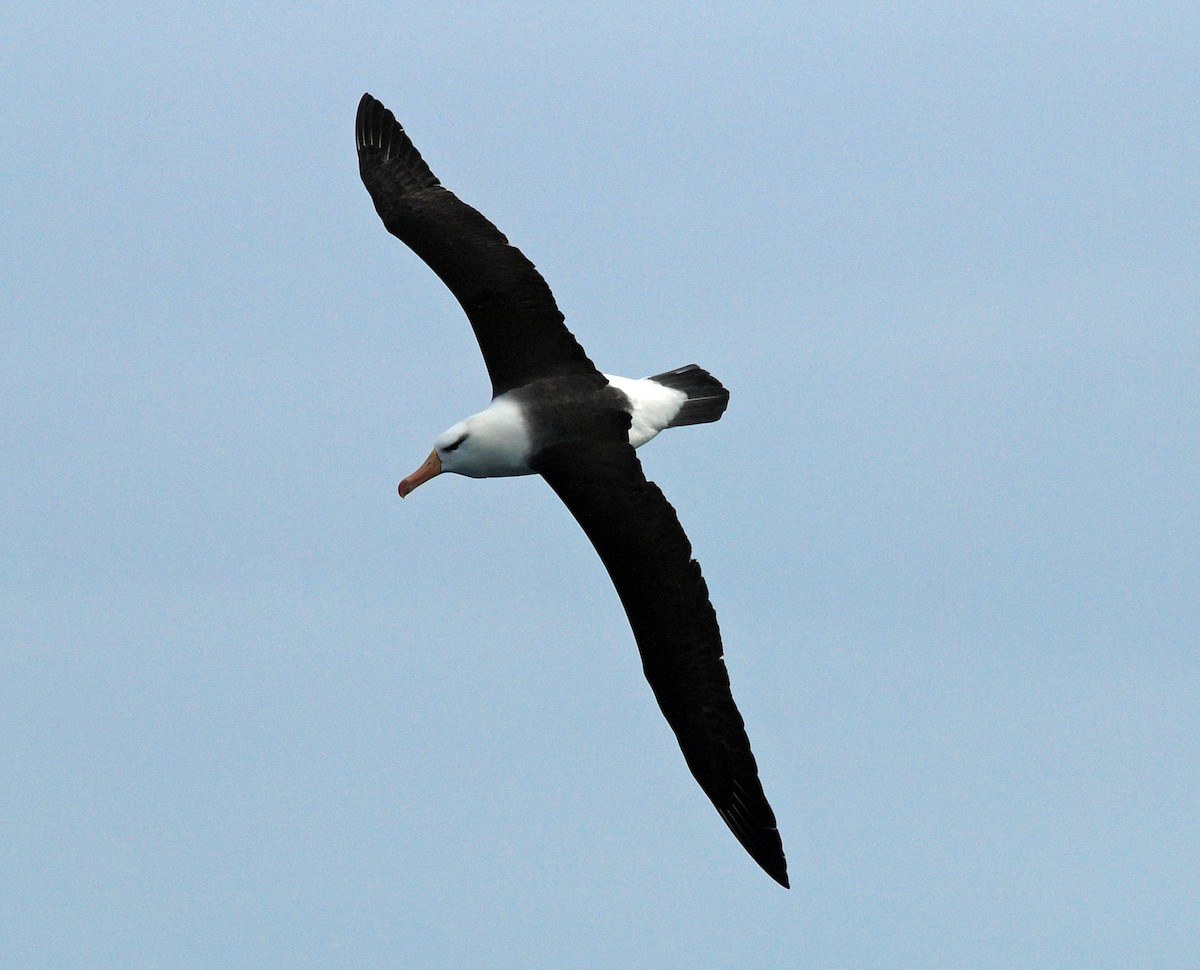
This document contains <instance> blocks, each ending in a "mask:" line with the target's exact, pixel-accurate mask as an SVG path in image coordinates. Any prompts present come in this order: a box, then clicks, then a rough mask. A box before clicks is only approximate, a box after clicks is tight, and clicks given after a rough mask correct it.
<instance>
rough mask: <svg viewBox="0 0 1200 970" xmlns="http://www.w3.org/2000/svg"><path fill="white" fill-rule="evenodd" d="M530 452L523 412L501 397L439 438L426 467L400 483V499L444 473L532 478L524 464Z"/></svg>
mask: <svg viewBox="0 0 1200 970" xmlns="http://www.w3.org/2000/svg"><path fill="white" fill-rule="evenodd" d="M528 450H529V438H528V435H527V434H526V433H525V421H524V418H523V417H522V415H521V411H520V408H518V407H517V406H516V405H515V404H514V403H513V402H511V401H508V400H506V399H505V398H504V397H498V398H496V399H495V400H494V401H492V403H491V404H490V405H488V407H486V408H485V409H484V410H482V411H480V412H479V413H478V414H472V415H471V416H470V417H469V418H465V419H464V420H462V421H459V422H458V424H456V425H454V426H453V427H450V428H447V429H446V430H445V431H443V432H442V433H441V434H440V435H438V437H437V440H436V441H435V442H434V443H433V451H431V452H430V453H429V457H428V458H426V459H425V462H424V464H422V465H421V467H420V468H418V469H417V470H416V471H415V472H413V473H412V474H411V475H409V476H408V477H407V478H405V479H404V480H403V481H402V482H401V483H400V489H399V491H400V497H401V498H404V497H405V496H406V495H408V493H409V492H411V491H412V490H413V489H414V488H416V487H417V486H418V485H422V484H424V483H425V482H427V481H429V479H431V478H433V477H434V476H436V475H440V474H441V473H442V472H454V473H456V474H458V475H466V476H467V477H468V478H498V477H500V476H504V475H529V474H532V471H533V470H532V469H531V468H530V467H529V465H528V464H526V462H525V455H526V453H527V452H528Z"/></svg>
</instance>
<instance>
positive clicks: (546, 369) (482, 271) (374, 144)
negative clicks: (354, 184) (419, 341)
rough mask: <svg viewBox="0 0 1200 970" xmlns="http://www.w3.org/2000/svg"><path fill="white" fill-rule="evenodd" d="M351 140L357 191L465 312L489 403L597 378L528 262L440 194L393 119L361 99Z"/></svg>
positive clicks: (494, 232) (445, 194)
mask: <svg viewBox="0 0 1200 970" xmlns="http://www.w3.org/2000/svg"><path fill="white" fill-rule="evenodd" d="M355 140H356V141H357V144H358V170H359V173H360V174H361V175H362V180H363V185H365V186H366V187H367V191H368V192H369V193H371V199H372V201H373V202H374V203H375V209H376V211H377V212H378V213H379V217H380V218H381V219H382V220H383V224H384V225H385V226H386V227H387V230H388V232H390V233H391V234H392V235H394V236H396V237H397V238H398V239H400V240H401V241H402V242H403V243H404V244H405V245H406V246H408V247H409V248H410V249H411V250H412V251H413V252H414V253H416V254H417V255H418V256H420V257H421V259H422V260H424V261H425V263H426V264H427V265H428V266H429V268H430V269H432V270H433V271H434V272H435V273H437V275H438V276H439V277H441V279H442V282H443V283H445V284H446V286H448V287H449V288H450V292H451V293H453V294H454V295H455V297H457V299H458V302H459V303H461V304H462V307H463V309H464V310H466V312H467V317H468V319H469V320H470V321H471V327H472V328H473V329H474V331H475V339H476V340H478V341H479V349H480V350H481V351H483V360H484V363H485V364H486V365H487V369H488V375H489V376H490V377H491V379H492V393H493V394H503V393H504V392H505V391H509V390H512V389H513V388H514V387H520V386H521V385H522V384H527V383H529V382H530V381H532V380H536V379H537V378H540V377H557V376H563V375H568V374H588V375H597V371H596V368H595V366H594V365H593V364H592V362H591V361H590V360H588V357H587V355H586V354H585V353H584V352H583V348H582V347H580V346H579V343H578V342H577V341H576V340H575V338H574V337H573V336H572V335H571V332H570V331H569V330H568V329H567V328H566V326H564V324H563V315H562V313H561V312H559V309H558V306H557V305H556V304H555V302H554V295H553V294H552V293H551V292H550V287H548V286H547V285H546V281H545V280H544V279H542V276H541V274H540V273H539V272H538V271H537V270H536V269H535V268H534V266H533V263H531V262H530V261H529V260H528V259H526V258H525V257H524V256H523V255H522V254H521V251H520V250H519V249H517V248H516V247H515V246H511V245H509V242H508V240H507V239H506V238H505V237H504V234H503V233H502V232H500V230H499V229H497V228H496V227H495V226H493V225H492V224H491V223H490V222H488V220H487V219H485V218H484V217H483V216H482V215H480V214H479V213H478V212H476V211H475V210H474V209H472V208H471V207H470V206H469V205H467V204H466V203H464V202H461V201H460V200H459V199H458V198H457V197H456V196H455V195H454V194H453V193H452V192H450V191H449V190H447V189H445V188H443V187H442V185H441V183H440V182H439V181H438V180H437V178H436V177H435V176H434V174H433V173H432V172H431V171H430V170H429V166H428V165H426V164H425V162H424V160H423V159H422V158H421V156H420V154H419V153H418V152H417V150H416V149H415V148H414V147H413V143H412V142H411V141H409V138H408V135H406V134H405V133H404V129H403V128H401V127H400V124H399V123H398V122H397V121H396V118H395V116H393V114H392V113H391V112H390V111H388V110H387V108H385V107H384V106H383V105H382V104H380V103H379V102H378V101H376V100H375V99H374V98H373V97H371V96H370V95H369V94H364V95H363V97H362V101H360V102H359V104H358V120H357V122H356V126H355ZM597 376H598V375H597Z"/></svg>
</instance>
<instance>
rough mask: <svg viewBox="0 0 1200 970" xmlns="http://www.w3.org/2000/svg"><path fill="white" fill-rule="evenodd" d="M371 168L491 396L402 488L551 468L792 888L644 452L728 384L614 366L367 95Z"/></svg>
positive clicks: (648, 656) (671, 520)
mask: <svg viewBox="0 0 1200 970" xmlns="http://www.w3.org/2000/svg"><path fill="white" fill-rule="evenodd" d="M355 140H356V142H357V144H358V166H359V172H360V174H361V175H362V180H363V184H364V185H365V186H366V187H367V191H368V192H369V193H370V194H371V199H372V201H373V202H374V203H375V209H376V211H378V213H379V217H380V218H381V219H382V220H383V224H384V226H386V227H387V230H388V232H390V233H391V234H392V235H394V236H396V237H397V238H398V239H400V241H401V242H403V243H404V244H405V245H406V246H408V247H409V248H410V249H411V250H412V251H413V252H414V253H416V254H417V255H418V256H419V257H420V258H421V259H422V260H423V261H424V262H425V263H426V264H427V265H428V266H429V268H430V269H432V270H433V271H434V272H435V273H436V274H437V275H438V276H439V277H440V278H441V280H442V282H443V283H445V284H446V286H447V287H449V288H450V292H451V293H453V294H454V296H455V297H456V298H457V299H458V302H459V303H461V304H462V307H463V309H464V310H465V311H466V314H467V318H468V319H469V320H470V321H471V328H472V329H473V330H474V331H475V338H476V340H478V341H479V349H480V350H481V351H482V352H483V360H484V363H485V364H486V366H487V371H488V376H489V377H490V378H491V381H492V395H493V396H492V402H491V404H489V405H488V406H487V407H486V408H485V409H484V410H482V411H480V412H479V413H478V414H475V415H472V416H471V417H469V418H466V419H465V420H463V421H460V422H459V423H458V424H456V425H454V426H453V427H452V428H450V429H449V430H447V431H445V432H443V433H442V434H441V435H440V436H439V437H438V438H437V440H436V442H435V443H434V448H433V451H432V452H430V454H429V457H428V458H427V459H426V460H425V462H424V463H423V464H422V465H421V467H420V468H418V469H417V470H416V471H415V472H413V473H412V474H411V475H409V476H408V477H407V478H405V479H404V480H403V481H401V482H400V487H399V490H400V495H401V497H404V496H406V495H408V494H409V493H410V492H411V491H412V490H413V489H415V488H416V487H417V486H418V485H421V484H422V483H424V482H427V481H428V480H429V479H431V478H433V477H434V476H435V475H438V474H440V473H442V472H457V473H458V474H460V475H467V476H469V477H471V478H492V477H497V476H504V475H533V474H537V475H541V476H542V477H543V478H544V479H545V480H546V481H547V482H548V483H549V484H550V487H551V488H552V489H554V491H555V492H556V493H557V494H558V497H559V498H560V499H562V501H563V503H564V504H565V505H566V506H567V508H568V509H569V510H570V511H571V514H572V515H573V516H575V518H576V520H577V521H578V522H579V524H580V525H581V526H582V527H583V531H584V532H585V533H586V534H587V537H588V538H589V539H590V540H591V541H592V545H593V546H595V548H596V552H597V553H599V554H600V559H601V560H602V561H603V563H604V565H605V568H607V570H608V574H609V576H610V577H611V578H612V582H613V585H614V586H615V587H616V590H617V594H618V596H619V597H620V600H621V603H622V605H623V606H624V607H625V613H626V614H627V616H628V617H629V623H630V626H631V627H632V628H633V635H634V638H635V640H636V641H637V645H638V649H639V651H640V652H641V656H642V666H643V669H644V671H645V674H646V679H647V680H648V681H649V682H650V687H651V689H652V690H653V691H654V696H655V698H656V699H657V700H658V704H659V707H660V708H662V712H663V714H664V715H665V717H666V719H667V723H668V724H670V725H671V728H672V730H674V732H675V736H676V738H678V740H679V747H680V748H681V749H682V750H683V757H684V759H685V760H686V761H687V765H688V767H689V768H690V769H691V771H692V774H693V775H695V777H696V781H698V782H699V783H700V787H701V788H702V789H703V790H704V793H705V794H706V795H707V796H708V797H709V798H710V799H711V800H712V803H713V805H715V806H716V809H717V811H718V812H719V813H720V815H721V818H723V819H724V820H725V824H726V825H728V826H729V828H730V830H731V831H732V832H733V834H734V835H735V836H736V837H737V839H738V841H739V842H741V844H742V845H743V846H744V847H745V849H746V851H747V852H749V853H750V855H751V857H752V858H753V859H754V861H755V862H757V863H758V864H759V865H760V866H762V868H763V869H764V870H765V871H766V872H767V874H768V875H769V876H771V878H772V879H774V880H775V881H776V882H778V883H780V884H781V885H783V886H787V885H788V878H787V862H786V860H785V859H784V856H783V843H782V842H781V841H780V838H779V831H778V830H777V828H776V825H775V813H774V812H772V811H771V806H770V805H769V804H768V803H767V798H766V795H765V794H763V789H762V784H761V783H760V782H759V780H758V766H757V765H756V764H755V762H754V755H753V754H751V752H750V740H749V738H747V737H746V729H745V726H744V724H743V723H742V718H741V715H740V714H739V713H738V709H737V707H736V705H735V704H734V702H733V694H732V693H731V692H730V689H729V673H728V671H727V670H726V668H725V661H724V660H723V659H722V648H721V632H720V630H719V629H718V627H717V616H716V613H715V612H714V611H713V607H712V604H711V603H710V602H709V598H708V587H707V585H706V584H705V582H704V578H703V577H702V576H701V575H700V566H699V564H698V563H697V562H696V561H695V560H694V559H693V558H692V547H691V544H690V543H689V542H688V538H687V536H686V535H685V534H684V531H683V528H682V527H681V526H680V524H679V520H678V518H676V515H675V510H674V509H673V508H672V507H671V505H670V504H669V503H668V502H667V500H666V499H665V498H664V497H663V494H662V492H661V491H659V489H658V486H656V485H655V484H654V483H653V482H650V481H647V480H646V476H645V475H644V474H643V472H642V466H641V463H640V462H639V461H638V459H637V456H636V455H635V454H634V449H635V448H639V447H641V446H642V445H644V444H645V443H646V442H647V441H649V440H650V439H651V438H653V437H654V436H655V435H657V434H658V433H659V432H660V431H662V430H663V429H664V428H673V427H677V426H679V425H687V424H701V423H705V422H709V421H716V420H717V419H718V418H719V417H720V416H721V414H722V413H723V412H724V410H725V405H726V403H727V402H728V400H729V392H728V391H726V390H725V388H724V387H722V386H721V384H720V383H719V382H718V381H717V380H716V379H715V378H713V377H712V376H711V375H710V374H708V373H707V372H706V371H703V370H701V369H700V368H699V367H697V366H695V365H690V366H688V367H682V368H679V369H678V370H674V371H668V372H667V373H664V374H658V375H656V376H654V377H650V378H645V379H642V380H631V379H629V378H623V377H611V376H608V375H605V374H601V373H600V372H599V371H598V370H597V369H596V368H595V366H594V365H593V364H592V362H591V361H590V360H589V359H588V357H587V355H586V354H585V353H584V351H583V348H582V347H580V346H579V344H578V342H576V340H575V338H574V337H573V336H572V335H571V332H570V331H569V330H568V329H567V328H566V326H565V325H564V323H563V315H562V313H560V312H559V309H558V306H557V305H556V304H555V302H554V296H553V295H552V294H551V292H550V288H549V287H548V286H547V285H546V281H545V280H544V279H542V277H541V274H540V273H538V271H537V270H536V269H535V268H534V266H533V264H532V263H531V262H530V261H529V260H528V259H526V258H525V256H524V255H522V254H521V252H520V251H519V250H518V249H517V248H516V247H515V246H512V245H510V244H509V242H508V239H507V238H505V236H504V234H503V233H501V232H500V230H499V229H497V228H496V227H495V226H493V225H492V224H491V223H490V222H489V221H488V220H487V219H485V218H484V217H483V216H482V215H480V214H479V213H478V212H476V211H475V210H474V209H473V208H471V207H470V206H469V205H466V204H465V203H463V202H461V201H460V200H459V199H458V198H457V197H456V196H455V195H454V194H453V193H451V192H449V191H448V190H447V189H445V188H443V187H442V184H441V183H440V182H439V181H438V180H437V178H436V177H435V176H434V174H433V172H431V171H430V170H429V166H428V165H426V164H425V162H424V160H423V159H422V158H421V156H420V154H419V153H418V152H417V150H416V148H414V147H413V143H412V142H411V141H410V140H409V138H408V135H407V134H405V132H404V129H403V128H401V127H400V124H399V123H398V122H397V121H396V118H395V116H394V115H393V114H392V113H391V112H390V111H389V110H387V109H386V108H385V107H384V106H383V105H382V104H380V103H379V102H378V101H376V100H375V99H374V98H373V97H371V96H370V95H369V94H364V95H363V98H362V101H361V102H359V105H358V119H357V123H356V139H355Z"/></svg>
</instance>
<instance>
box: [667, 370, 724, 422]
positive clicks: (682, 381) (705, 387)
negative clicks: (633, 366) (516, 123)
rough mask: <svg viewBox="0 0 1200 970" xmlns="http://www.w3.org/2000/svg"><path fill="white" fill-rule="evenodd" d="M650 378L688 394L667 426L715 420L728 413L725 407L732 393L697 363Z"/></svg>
mask: <svg viewBox="0 0 1200 970" xmlns="http://www.w3.org/2000/svg"><path fill="white" fill-rule="evenodd" d="M650 380H652V381H656V382H657V383H659V384H662V385H663V387H670V388H672V389H674V390H676V391H683V393H684V394H686V395H687V397H688V399H687V400H686V401H684V402H683V407H682V408H680V409H679V413H678V414H677V415H675V418H674V420H673V421H672V422H671V423H670V424H668V425H667V427H668V428H678V427H679V426H680V425H682V424H707V423H708V422H709V421H716V420H717V418H719V417H720V416H721V415H722V414H724V413H725V407H726V405H727V404H729V392H728V391H727V390H725V388H724V386H723V385H722V384H721V382H720V381H719V380H717V379H716V378H715V377H713V376H712V374H710V373H709V372H708V371H706V370H704V369H703V368H701V367H697V366H696V365H695V364H688V365H687V366H686V367H678V368H676V369H675V370H669V371H667V372H666V373H665V374H655V375H654V376H653V377H651V378H650Z"/></svg>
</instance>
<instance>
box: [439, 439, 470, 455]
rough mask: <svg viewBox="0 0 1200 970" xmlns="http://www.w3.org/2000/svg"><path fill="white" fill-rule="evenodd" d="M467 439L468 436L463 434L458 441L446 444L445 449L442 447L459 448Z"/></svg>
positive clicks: (448, 449) (447, 449)
mask: <svg viewBox="0 0 1200 970" xmlns="http://www.w3.org/2000/svg"><path fill="white" fill-rule="evenodd" d="M466 440H467V436H466V435H463V436H462V437H461V438H459V439H458V440H457V441H455V442H453V443H451V444H448V445H446V447H445V448H443V449H442V451H454V449H455V448H457V447H458V446H459V445H461V444H462V443H463V442H464V441H466Z"/></svg>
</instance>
